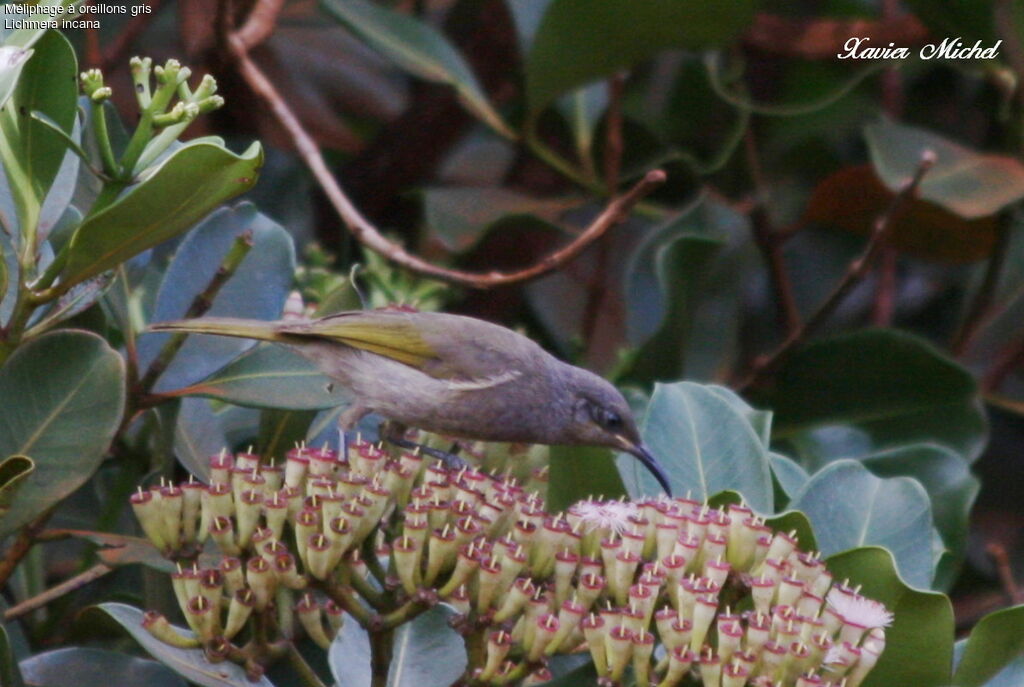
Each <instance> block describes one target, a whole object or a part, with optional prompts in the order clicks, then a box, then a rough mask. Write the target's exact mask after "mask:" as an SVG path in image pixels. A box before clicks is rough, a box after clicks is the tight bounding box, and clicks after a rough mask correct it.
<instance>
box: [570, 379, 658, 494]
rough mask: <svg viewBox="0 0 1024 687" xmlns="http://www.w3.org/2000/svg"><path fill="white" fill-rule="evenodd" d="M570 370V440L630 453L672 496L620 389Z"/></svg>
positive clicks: (602, 380)
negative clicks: (571, 401) (571, 412)
mask: <svg viewBox="0 0 1024 687" xmlns="http://www.w3.org/2000/svg"><path fill="white" fill-rule="evenodd" d="M572 370H573V373H572V382H571V384H570V386H571V387H572V393H573V397H574V398H573V418H572V426H571V434H572V439H573V442H574V443H578V444H586V445H591V446H607V447H609V448H614V449H618V450H619V451H625V452H627V453H631V454H633V455H634V456H636V457H637V459H638V460H639V461H640V462H641V463H643V465H644V467H646V468H647V469H648V470H650V471H651V474H652V475H654V477H655V479H657V480H658V483H659V484H661V486H662V488H663V489H664V490H665V493H666V494H669V495H671V494H672V491H671V489H670V488H669V484H668V476H667V475H666V474H665V471H664V470H663V469H662V468H661V465H659V464H658V461H657V460H655V459H654V456H653V455H651V452H650V451H649V450H648V449H647V447H646V446H644V443H643V440H642V439H641V438H640V431H639V430H638V429H637V426H636V421H635V420H634V419H633V411H632V410H630V407H629V404H628V403H626V399H625V398H623V396H622V394H621V393H620V392H619V390H618V389H616V388H615V387H614V386H612V385H611V384H610V383H608V382H607V381H605V380H604V379H601V378H600V377H598V376H597V375H595V374H593V373H591V372H587V371H586V370H583V369H580V368H572Z"/></svg>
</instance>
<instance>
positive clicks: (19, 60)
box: [0, 45, 32, 108]
mask: <svg viewBox="0 0 1024 687" xmlns="http://www.w3.org/2000/svg"><path fill="white" fill-rule="evenodd" d="M30 57H32V50H31V49H25V48H17V47H15V46H13V45H5V46H2V47H0V108H2V107H3V106H4V105H6V104H7V99H8V98H10V97H11V94H12V93H14V87H15V86H16V85H17V83H18V77H19V76H21V70H22V68H23V67H24V66H25V63H26V62H28V58H30Z"/></svg>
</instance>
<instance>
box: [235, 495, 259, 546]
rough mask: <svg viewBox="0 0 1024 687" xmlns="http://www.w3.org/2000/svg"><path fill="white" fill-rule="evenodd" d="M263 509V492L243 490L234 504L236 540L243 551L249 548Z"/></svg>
mask: <svg viewBox="0 0 1024 687" xmlns="http://www.w3.org/2000/svg"><path fill="white" fill-rule="evenodd" d="M262 509H263V490H262V489H245V490H243V491H242V495H241V498H240V499H239V500H238V502H237V503H236V504H235V519H236V520H237V521H238V533H237V537H236V538H237V540H238V545H239V546H240V547H242V548H243V549H246V548H248V547H249V542H250V541H251V540H252V534H253V532H255V531H256V528H257V527H258V526H259V524H260V512H261V511H262Z"/></svg>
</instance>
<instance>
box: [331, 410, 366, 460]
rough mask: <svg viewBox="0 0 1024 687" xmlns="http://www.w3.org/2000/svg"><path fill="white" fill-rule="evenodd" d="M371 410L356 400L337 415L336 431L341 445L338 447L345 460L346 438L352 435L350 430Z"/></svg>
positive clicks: (346, 454) (346, 455)
mask: <svg viewBox="0 0 1024 687" xmlns="http://www.w3.org/2000/svg"><path fill="white" fill-rule="evenodd" d="M371 411H372V409H371V408H368V407H367V406H364V405H363V404H362V403H359V402H358V401H357V402H355V403H353V404H352V405H350V406H349V407H348V408H346V409H345V410H344V411H342V413H341V415H339V416H338V433H339V434H340V435H341V437H340V439H341V440H340V442H339V443H340V444H341V445H340V446H339V447H338V448H339V452H340V453H341V456H342V458H343V459H344V460H345V461H348V438H349V437H350V436H351V435H352V431H353V430H354V429H355V426H356V425H358V424H359V421H360V420H362V419H363V418H364V417H366V416H367V415H369V414H370V412H371Z"/></svg>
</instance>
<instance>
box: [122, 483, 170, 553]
mask: <svg viewBox="0 0 1024 687" xmlns="http://www.w3.org/2000/svg"><path fill="white" fill-rule="evenodd" d="M157 498H158V497H157V496H156V495H155V494H154V492H152V491H148V490H146V491H144V490H143V489H142V487H139V490H138V491H137V492H135V493H134V494H132V495H131V498H130V499H129V501H130V503H131V505H132V511H134V512H135V519H136V520H138V521H139V525H141V526H142V531H143V532H144V533H145V535H146V538H147V539H149V541H150V542H151V543H152V544H153V546H155V547H156V548H157V549H159V550H160V551H164V552H166V551H169V550H170V544H169V542H168V539H167V536H166V534H165V533H164V518H163V509H162V507H161V505H160V503H159V502H158V501H157Z"/></svg>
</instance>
